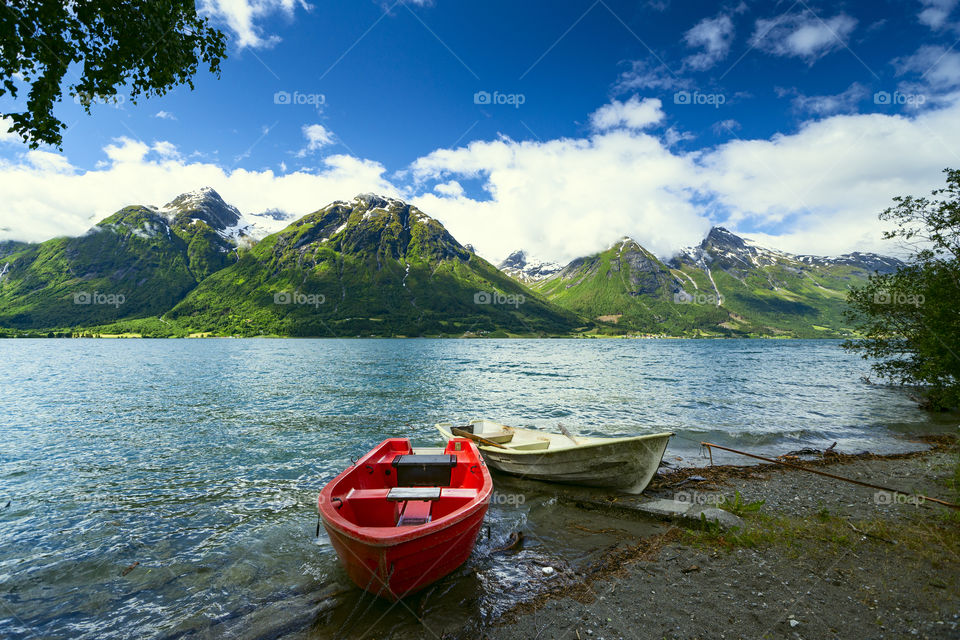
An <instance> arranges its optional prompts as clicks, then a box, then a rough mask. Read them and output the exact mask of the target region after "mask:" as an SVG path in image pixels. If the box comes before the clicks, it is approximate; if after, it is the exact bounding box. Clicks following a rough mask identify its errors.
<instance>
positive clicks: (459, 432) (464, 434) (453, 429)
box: [450, 427, 507, 449]
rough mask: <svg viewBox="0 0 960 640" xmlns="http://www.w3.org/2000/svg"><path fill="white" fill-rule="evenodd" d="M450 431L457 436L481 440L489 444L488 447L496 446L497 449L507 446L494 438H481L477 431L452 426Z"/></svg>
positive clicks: (481, 442) (480, 441)
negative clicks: (471, 431) (472, 431)
mask: <svg viewBox="0 0 960 640" xmlns="http://www.w3.org/2000/svg"><path fill="white" fill-rule="evenodd" d="M450 432H451V433H452V434H453V435H455V436H460V437H461V438H467V439H468V440H473V441H474V442H479V443H480V444H484V445H487V446H488V447H496V448H497V449H506V448H507V447H505V446H503V445H502V444H500V443H499V442H494V441H493V440H487V439H486V438H481V437H480V436H478V435H477V434H475V433H470V432H469V431H464V430H463V429H457V428H456V427H450Z"/></svg>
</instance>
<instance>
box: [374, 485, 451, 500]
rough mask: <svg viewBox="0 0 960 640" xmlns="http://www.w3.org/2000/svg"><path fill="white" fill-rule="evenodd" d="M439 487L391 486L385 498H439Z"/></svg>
mask: <svg viewBox="0 0 960 640" xmlns="http://www.w3.org/2000/svg"><path fill="white" fill-rule="evenodd" d="M440 491H441V487H392V488H391V489H390V491H388V492H387V500H390V501H392V502H403V501H404V500H439V499H440Z"/></svg>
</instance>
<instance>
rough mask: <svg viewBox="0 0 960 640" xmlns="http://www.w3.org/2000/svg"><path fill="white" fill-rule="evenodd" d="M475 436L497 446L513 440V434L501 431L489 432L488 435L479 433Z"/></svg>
mask: <svg viewBox="0 0 960 640" xmlns="http://www.w3.org/2000/svg"><path fill="white" fill-rule="evenodd" d="M476 435H478V436H480V437H481V438H484V439H486V440H490V441H491V442H496V443H497V444H505V443H507V442H510V441H511V440H513V432H512V431H504V430H502V429H501V430H500V431H491V432H489V433H487V432H481V433H478V434H476Z"/></svg>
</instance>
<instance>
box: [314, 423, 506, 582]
mask: <svg viewBox="0 0 960 640" xmlns="http://www.w3.org/2000/svg"><path fill="white" fill-rule="evenodd" d="M492 490H493V481H492V479H491V478H490V472H489V471H487V467H486V465H485V464H484V463H483V459H482V458H481V457H480V453H479V452H478V451H477V448H476V446H475V445H474V444H473V443H472V442H470V441H469V440H467V439H462V438H457V439H453V440H450V441H449V442H448V443H447V446H446V448H445V449H443V451H442V453H441V452H440V450H439V449H437V450H429V451H424V450H417V451H415V450H414V449H413V448H412V447H411V445H410V441H409V440H407V439H404V438H392V439H389V440H384V441H383V442H382V443H380V444H379V445H377V446H376V447H374V449H373V450H372V451H370V452H369V453H367V454H366V455H365V456H363V457H362V458H360V459H359V460H358V461H357V462H356V463H355V464H354V465H353V466H352V467H350V468H349V469H347V470H346V471H344V472H343V473H341V474H340V475H339V476H337V477H336V478H334V479H333V480H332V481H331V482H330V483H329V484H327V486H325V487H324V488H323V490H322V491H321V492H320V498H319V509H320V516H321V518H322V519H323V524H324V527H325V528H326V530H327V533H328V534H329V535H330V542H331V543H332V544H333V547H334V549H336V551H337V554H338V555H339V556H340V561H341V562H342V563H343V566H344V568H345V569H346V571H347V573H348V574H349V575H350V578H351V579H352V580H353V581H354V582H356V583H357V585H358V586H360V587H361V588H364V589H366V590H367V591H370V592H372V593H375V594H377V595H380V596H383V597H386V598H389V599H392V600H396V599H398V598H402V597H404V596H406V595H407V594H409V593H413V592H414V591H417V590H419V589H422V588H423V587H425V586H427V585H428V584H430V583H432V582H434V581H436V580H439V579H440V578H442V577H443V576H445V575H447V574H449V573H450V572H451V571H453V570H454V569H456V568H457V567H459V566H460V565H461V564H463V562H464V561H465V560H466V559H467V557H468V556H469V555H470V552H471V551H472V550H473V545H474V543H475V541H476V538H477V534H478V533H479V531H480V526H481V524H482V523H483V517H484V515H485V514H486V511H487V505H488V504H489V502H490V493H491V491H492Z"/></svg>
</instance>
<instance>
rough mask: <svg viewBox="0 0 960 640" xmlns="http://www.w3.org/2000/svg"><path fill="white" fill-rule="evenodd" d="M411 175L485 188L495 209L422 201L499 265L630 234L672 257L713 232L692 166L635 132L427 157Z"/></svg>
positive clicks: (485, 204) (459, 200)
mask: <svg viewBox="0 0 960 640" xmlns="http://www.w3.org/2000/svg"><path fill="white" fill-rule="evenodd" d="M413 175H414V177H415V179H417V180H419V181H426V180H432V179H439V180H445V179H447V178H449V177H450V176H452V175H456V176H461V177H464V178H468V179H469V178H482V179H484V181H485V184H484V189H485V190H486V191H487V192H488V193H489V195H490V199H489V200H487V201H477V200H474V199H471V198H467V197H464V196H460V197H456V198H450V197H438V196H436V195H434V194H432V193H426V194H424V195H421V196H419V197H417V198H414V202H415V203H416V204H417V206H419V207H420V208H421V209H423V210H424V211H426V212H428V213H430V214H431V215H433V216H435V217H437V218H438V219H439V220H441V221H442V222H443V223H444V224H445V225H446V226H447V228H448V229H449V230H450V232H451V233H452V234H453V235H454V236H455V237H456V238H457V239H459V240H460V241H461V242H469V243H471V244H473V245H474V246H475V247H476V248H477V250H478V251H479V252H480V253H481V255H484V256H485V257H488V258H489V259H492V260H499V259H501V258H503V257H504V256H506V255H507V254H508V253H509V252H510V251H512V250H514V249H518V248H525V249H527V250H530V251H532V252H533V253H534V254H536V255H540V256H544V257H546V258H549V259H552V260H570V259H572V258H575V257H577V256H581V255H587V254H590V253H593V252H595V251H597V250H599V249H602V248H605V247H606V246H608V245H609V244H610V243H612V242H613V241H615V240H616V239H617V238H618V237H620V236H621V235H623V234H630V235H632V236H634V237H636V238H637V239H638V240H640V241H642V242H643V243H644V245H645V246H647V247H648V248H649V249H650V250H652V251H655V252H657V253H663V254H669V253H670V252H671V251H672V250H673V249H675V248H677V247H679V246H682V245H685V244H689V243H692V242H697V241H699V239H700V238H701V237H702V235H703V233H704V232H706V230H707V229H708V228H709V222H708V221H707V220H706V218H705V217H704V216H703V215H702V214H701V213H700V212H699V211H698V210H697V208H696V207H695V206H694V205H693V204H691V202H690V193H689V191H688V190H689V189H690V187H691V178H693V180H696V179H697V177H696V168H695V166H694V164H693V161H692V159H691V158H690V157H687V156H677V155H673V154H671V153H670V151H669V150H668V149H666V148H665V147H664V146H663V144H662V143H661V142H660V141H659V140H658V139H657V138H655V137H653V136H650V135H648V134H644V133H640V132H637V131H630V130H613V131H608V132H607V133H604V134H600V135H596V136H593V137H591V138H588V139H561V140H551V141H547V142H542V143H539V142H531V141H524V142H516V141H513V140H510V139H508V138H503V139H500V140H495V141H490V142H480V141H476V142H473V143H471V144H470V145H468V146H467V147H461V148H458V149H439V150H437V151H434V152H433V153H430V154H428V155H427V156H424V157H422V158H419V159H418V160H417V161H416V162H415V163H414V164H413Z"/></svg>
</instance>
